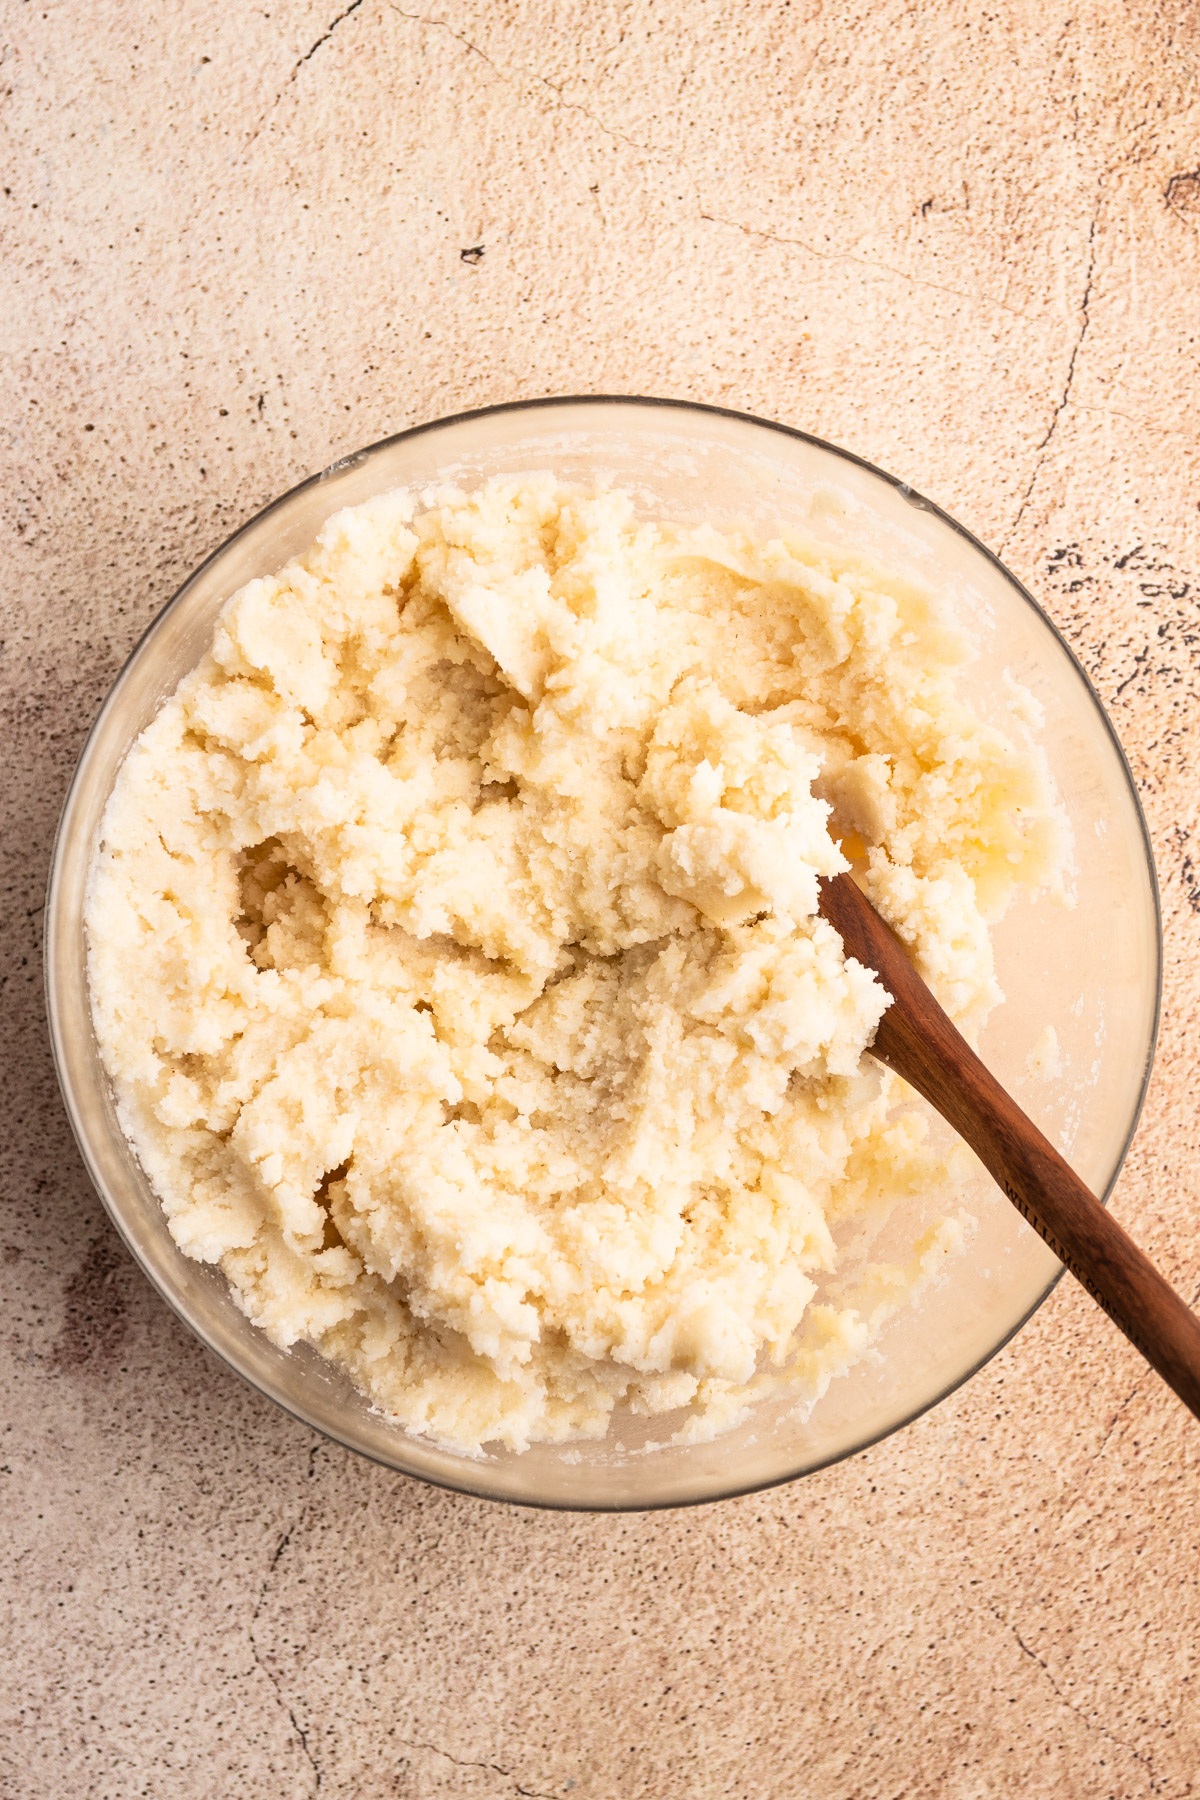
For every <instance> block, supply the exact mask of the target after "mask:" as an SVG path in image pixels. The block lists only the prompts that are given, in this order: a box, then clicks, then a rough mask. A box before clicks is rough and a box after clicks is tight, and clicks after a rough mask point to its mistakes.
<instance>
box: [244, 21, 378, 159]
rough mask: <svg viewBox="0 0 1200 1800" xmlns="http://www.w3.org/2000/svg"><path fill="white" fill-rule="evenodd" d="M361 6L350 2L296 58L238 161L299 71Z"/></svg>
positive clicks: (261, 131) (260, 130) (265, 125)
mask: <svg viewBox="0 0 1200 1800" xmlns="http://www.w3.org/2000/svg"><path fill="white" fill-rule="evenodd" d="M362 4H363V0H350V4H349V6H346V7H343V9H342V11H341V12H340V13H339V14H338V15H337V17H336V19H331V20H330V21H329V24H328V25H327V26H326V28H325V30H324V31H323V32H322V33H321V35H320V37H319V38H317V39H316V41H315V42H314V43H312V44H310V45H309V47H308V49H307V50H306V51H305V52H304V55H303V56H300V57H297V59H296V61H295V62H294V63H293V64H292V69H291V73H290V74H289V76H288V78H287V80H286V81H285V82H284V84H283V86H282V87H281V88H280V90H279V92H278V93H277V94H276V96H275V98H274V99H273V100H272V102H271V104H270V106H268V108H267V110H266V112H265V113H264V114H263V116H262V118H261V119H260V120H259V122H258V124H257V125H256V126H255V127H254V130H253V131H252V132H251V133H250V136H249V137H248V138H247V139H246V142H245V143H244V144H243V145H242V148H241V151H240V153H239V158H238V160H239V161H240V160H241V158H242V157H244V156H245V154H246V152H247V150H249V149H250V146H251V145H252V144H253V143H254V141H255V139H256V138H258V137H260V136H261V134H262V133H263V132H264V131H265V130H266V128H267V122H268V120H269V119H270V117H271V114H272V113H273V112H274V111H275V108H276V107H277V106H278V105H279V103H280V101H281V100H282V99H283V96H284V95H285V94H286V93H287V91H288V89H289V88H290V87H291V85H292V83H293V82H294V81H295V79H296V77H297V75H299V73H300V71H301V69H302V68H303V67H304V65H305V63H306V62H311V61H312V59H313V57H314V56H315V55H316V54H317V51H318V50H319V49H320V48H321V46H322V44H327V43H328V42H329V40H330V38H331V37H332V36H333V34H334V32H335V31H336V30H337V28H338V26H339V25H340V24H341V23H342V21H343V19H348V18H349V17H350V14H351V13H355V12H357V11H358V9H359V7H360V6H361V5H362Z"/></svg>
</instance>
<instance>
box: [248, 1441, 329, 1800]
mask: <svg viewBox="0 0 1200 1800" xmlns="http://www.w3.org/2000/svg"><path fill="white" fill-rule="evenodd" d="M320 1449H321V1445H320V1444H314V1445H313V1446H312V1448H311V1449H310V1450H309V1453H308V1468H307V1471H306V1473H307V1477H308V1479H310V1480H311V1478H312V1475H313V1471H314V1466H315V1459H316V1456H317V1453H318V1451H319V1450H320ZM311 1505H312V1500H311V1497H310V1498H309V1499H308V1500H306V1501H305V1502H304V1505H303V1506H302V1507H301V1508H300V1511H299V1512H298V1513H297V1514H296V1517H295V1518H294V1519H293V1520H292V1523H291V1524H290V1525H289V1526H288V1528H287V1530H286V1531H285V1532H283V1533H282V1534H281V1536H280V1539H279V1542H278V1543H277V1544H276V1546H275V1550H274V1554H273V1555H272V1557H271V1560H270V1562H269V1563H268V1565H267V1572H266V1574H265V1575H264V1576H263V1579H262V1585H261V1587H260V1588H259V1590H258V1599H257V1600H256V1601H255V1603H254V1611H253V1612H252V1613H251V1615H250V1623H249V1626H248V1627H247V1631H246V1636H247V1638H248V1639H249V1642H250V1655H251V1656H252V1658H253V1659H254V1666H255V1668H257V1669H259V1670H260V1671H261V1672H262V1674H263V1675H265V1676H266V1678H267V1680H268V1681H269V1682H270V1684H271V1686H272V1688H273V1689H274V1692H275V1698H276V1700H277V1701H278V1702H279V1706H280V1708H281V1710H282V1711H283V1712H284V1713H286V1714H287V1718H288V1722H289V1724H290V1725H291V1728H292V1731H293V1732H294V1733H295V1736H296V1740H297V1742H298V1743H299V1745H300V1749H301V1751H302V1752H303V1754H304V1757H305V1760H306V1761H307V1763H308V1765H309V1767H310V1768H311V1770H312V1773H313V1785H312V1791H313V1793H314V1794H319V1793H320V1792H321V1789H322V1787H323V1786H324V1772H323V1770H322V1768H321V1764H320V1761H319V1760H318V1758H317V1756H316V1754H315V1752H314V1751H313V1748H312V1745H311V1744H310V1743H309V1741H308V1732H307V1731H306V1730H305V1728H304V1726H303V1725H301V1723H300V1721H299V1719H298V1718H297V1717H296V1712H295V1708H294V1707H292V1706H291V1705H290V1704H289V1703H288V1701H287V1699H286V1698H285V1696H284V1692H283V1687H282V1684H281V1683H280V1680H279V1677H278V1675H276V1674H275V1672H274V1670H273V1669H272V1668H271V1666H270V1664H269V1663H267V1662H264V1660H263V1656H262V1652H261V1651H260V1650H259V1647H258V1638H257V1636H256V1634H255V1629H254V1628H255V1626H256V1625H257V1623H258V1617H259V1614H260V1613H261V1612H262V1609H263V1606H264V1605H265V1603H266V1598H267V1594H268V1593H269V1591H270V1588H271V1583H272V1581H273V1580H274V1577H275V1571H276V1569H277V1568H278V1567H279V1563H280V1559H281V1557H282V1556H283V1554H284V1551H285V1550H286V1549H287V1547H288V1545H289V1544H290V1543H291V1541H292V1539H293V1537H294V1536H295V1534H296V1533H297V1531H299V1529H300V1527H301V1525H303V1523H304V1521H305V1519H306V1518H307V1516H308V1511H309V1508H310V1506H311Z"/></svg>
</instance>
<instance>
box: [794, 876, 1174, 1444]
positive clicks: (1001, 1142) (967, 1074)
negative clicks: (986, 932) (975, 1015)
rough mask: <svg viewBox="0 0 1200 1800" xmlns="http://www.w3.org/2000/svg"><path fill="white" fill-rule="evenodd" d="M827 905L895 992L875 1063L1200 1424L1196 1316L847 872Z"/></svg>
mask: <svg viewBox="0 0 1200 1800" xmlns="http://www.w3.org/2000/svg"><path fill="white" fill-rule="evenodd" d="M820 908H821V911H822V913H823V914H824V915H825V917H826V918H827V919H828V920H829V923H830V924H831V925H832V926H833V927H834V929H835V930H836V931H838V932H840V934H841V938H842V943H843V945H844V947H845V950H846V954H847V955H848V956H853V957H855V958H857V960H858V961H859V962H860V963H862V964H863V965H864V966H865V967H866V968H868V969H874V971H875V973H876V974H877V975H878V977H879V979H880V981H881V982H882V983H883V985H884V987H885V988H886V989H887V991H888V993H889V994H891V996H892V1005H891V1006H889V1007H888V1009H887V1011H886V1012H885V1013H884V1015H883V1018H882V1019H881V1020H880V1022H879V1029H878V1030H877V1032H876V1033H875V1042H874V1043H873V1044H872V1046H871V1054H872V1056H877V1057H878V1058H879V1060H880V1062H882V1063H886V1064H887V1066H888V1068H889V1069H894V1070H895V1072H896V1074H897V1075H902V1076H903V1077H904V1079H905V1081H907V1082H908V1083H909V1084H910V1086H912V1087H914V1088H916V1090H917V1092H918V1093H919V1094H923V1095H924V1097H925V1099H926V1100H928V1101H929V1103H930V1105H931V1106H933V1107H935V1108H936V1109H937V1111H938V1112H940V1113H941V1115H942V1117H943V1119H945V1120H946V1121H947V1123H948V1124H950V1125H952V1126H953V1127H954V1129H955V1131H957V1132H958V1134H959V1136H960V1137H962V1138H965V1139H966V1141H967V1143H968V1144H970V1146H971V1148H972V1150H974V1152H975V1154H976V1155H977V1156H978V1157H979V1159H980V1161H981V1162H982V1163H983V1165H984V1167H985V1168H986V1169H987V1171H988V1173H989V1174H990V1175H992V1176H994V1178H995V1179H996V1181H997V1182H999V1184H1000V1186H1001V1187H1002V1188H1003V1189H1004V1191H1005V1193H1006V1194H1007V1195H1008V1197H1009V1199H1010V1200H1011V1201H1012V1203H1013V1205H1014V1206H1015V1207H1016V1208H1017V1211H1018V1212H1019V1213H1020V1214H1021V1215H1022V1217H1023V1218H1025V1219H1027V1220H1028V1221H1029V1223H1030V1224H1031V1225H1032V1226H1033V1228H1034V1230H1035V1231H1037V1232H1039V1233H1040V1234H1041V1236H1042V1237H1044V1238H1045V1240H1046V1242H1047V1243H1048V1244H1049V1246H1050V1248H1051V1249H1052V1250H1053V1251H1054V1254H1055V1255H1056V1256H1058V1257H1061V1259H1062V1261H1063V1262H1064V1263H1065V1264H1066V1266H1067V1268H1068V1269H1070V1271H1071V1273H1072V1275H1075V1276H1077V1277H1078V1279H1079V1280H1080V1281H1082V1283H1083V1285H1084V1287H1085V1288H1086V1289H1087V1291H1088V1293H1089V1294H1090V1295H1091V1296H1092V1299H1093V1300H1095V1301H1096V1302H1097V1304H1098V1305H1100V1306H1102V1307H1103V1308H1104V1310H1105V1312H1106V1313H1107V1314H1108V1316H1109V1318H1110V1319H1112V1321H1113V1323H1114V1324H1116V1325H1119V1326H1120V1328H1121V1330H1122V1331H1123V1332H1124V1333H1125V1336H1126V1337H1127V1338H1128V1339H1129V1341H1130V1343H1131V1344H1133V1345H1134V1346H1135V1347H1136V1348H1137V1349H1138V1350H1140V1351H1141V1353H1142V1355H1143V1356H1144V1357H1145V1359H1146V1361H1147V1362H1148V1363H1149V1364H1150V1365H1151V1367H1152V1368H1155V1369H1157V1370H1158V1372H1159V1374H1160V1375H1161V1376H1162V1378H1163V1380H1164V1381H1165V1382H1166V1383H1167V1385H1168V1386H1169V1387H1172V1388H1174V1390H1175V1392H1176V1393H1177V1394H1178V1395H1179V1398H1180V1399H1181V1400H1182V1401H1183V1403H1184V1405H1185V1406H1187V1407H1189V1408H1190V1410H1191V1411H1192V1412H1193V1413H1194V1414H1195V1415H1196V1417H1197V1418H1200V1318H1197V1317H1196V1315H1195V1313H1193V1312H1192V1310H1191V1309H1190V1307H1189V1306H1188V1305H1187V1303H1186V1302H1185V1301H1184V1300H1182V1299H1181V1298H1180V1296H1179V1295H1178V1294H1177V1293H1176V1292H1175V1290H1174V1288H1173V1287H1171V1285H1170V1283H1169V1282H1167V1281H1165V1280H1164V1279H1163V1277H1162V1276H1161V1275H1160V1274H1159V1272H1158V1270H1157V1269H1156V1268H1155V1266H1154V1264H1153V1263H1152V1262H1151V1261H1150V1259H1149V1257H1147V1256H1145V1255H1144V1254H1143V1253H1142V1251H1140V1250H1139V1249H1138V1247H1137V1245H1136V1244H1135V1243H1134V1241H1133V1239H1132V1238H1131V1237H1130V1236H1129V1235H1128V1234H1127V1233H1126V1232H1125V1231H1123V1230H1122V1229H1121V1227H1120V1225H1118V1224H1117V1221H1116V1220H1115V1219H1114V1218H1113V1216H1112V1214H1111V1213H1109V1212H1106V1210H1105V1209H1104V1207H1103V1206H1101V1204H1100V1202H1099V1201H1098V1200H1097V1199H1096V1197H1095V1195H1094V1194H1092V1193H1091V1192H1090V1191H1089V1190H1088V1189H1087V1188H1086V1187H1084V1185H1083V1183H1082V1181H1080V1179H1079V1177H1078V1175H1076V1174H1075V1172H1074V1170H1073V1169H1072V1168H1071V1167H1070V1166H1069V1165H1068V1164H1067V1163H1066V1162H1064V1160H1063V1158H1062V1157H1061V1156H1060V1155H1059V1154H1058V1151H1057V1150H1056V1149H1055V1148H1054V1146H1053V1144H1051V1143H1050V1141H1049V1139H1047V1138H1044V1137H1043V1136H1042V1134H1041V1132H1040V1131H1039V1130H1038V1128H1037V1126H1036V1125H1035V1124H1034V1123H1033V1121H1032V1120H1031V1119H1027V1118H1026V1116H1025V1114H1024V1113H1023V1112H1022V1111H1021V1109H1020V1107H1019V1106H1018V1105H1017V1103H1016V1101H1015V1100H1014V1099H1013V1098H1012V1096H1011V1095H1010V1094H1007V1093H1006V1092H1005V1090H1004V1089H1003V1088H1002V1087H1001V1086H1000V1083H999V1082H998V1081H997V1080H996V1078H995V1076H994V1075H991V1074H989V1073H988V1071H987V1069H985V1068H984V1066H983V1064H982V1063H981V1062H980V1060H979V1058H978V1057H977V1056H976V1055H975V1052H974V1051H973V1050H972V1049H971V1047H970V1045H969V1044H968V1043H967V1042H966V1040H965V1039H964V1038H963V1037H962V1036H961V1035H960V1033H959V1032H958V1031H956V1030H955V1028H954V1026H953V1025H952V1024H951V1023H950V1020H949V1019H948V1018H947V1017H946V1014H945V1013H944V1012H943V1011H942V1009H941V1007H940V1006H939V1005H938V1003H937V1001H936V1000H935V999H934V997H933V995H932V994H931V993H930V991H929V989H928V988H927V987H926V985H925V983H924V982H923V981H922V980H921V977H920V976H919V975H918V974H917V972H916V970H915V969H914V968H913V966H912V964H911V963H910V962H909V960H908V956H907V954H906V952H905V951H904V950H903V948H902V947H901V945H900V943H899V941H898V940H897V939H896V938H895V937H893V935H892V933H891V931H890V930H889V929H888V927H887V926H886V925H885V924H884V922H883V920H882V919H881V918H880V916H879V914H878V913H877V912H876V911H875V908H874V907H873V906H872V905H871V902H870V901H869V900H868V899H867V897H866V895H865V894H864V893H863V892H862V890H861V889H860V888H859V887H857V886H856V885H855V883H854V881H853V880H852V879H851V877H850V876H849V875H834V876H833V877H832V878H830V879H829V880H825V881H822V883H821V887H820Z"/></svg>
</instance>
